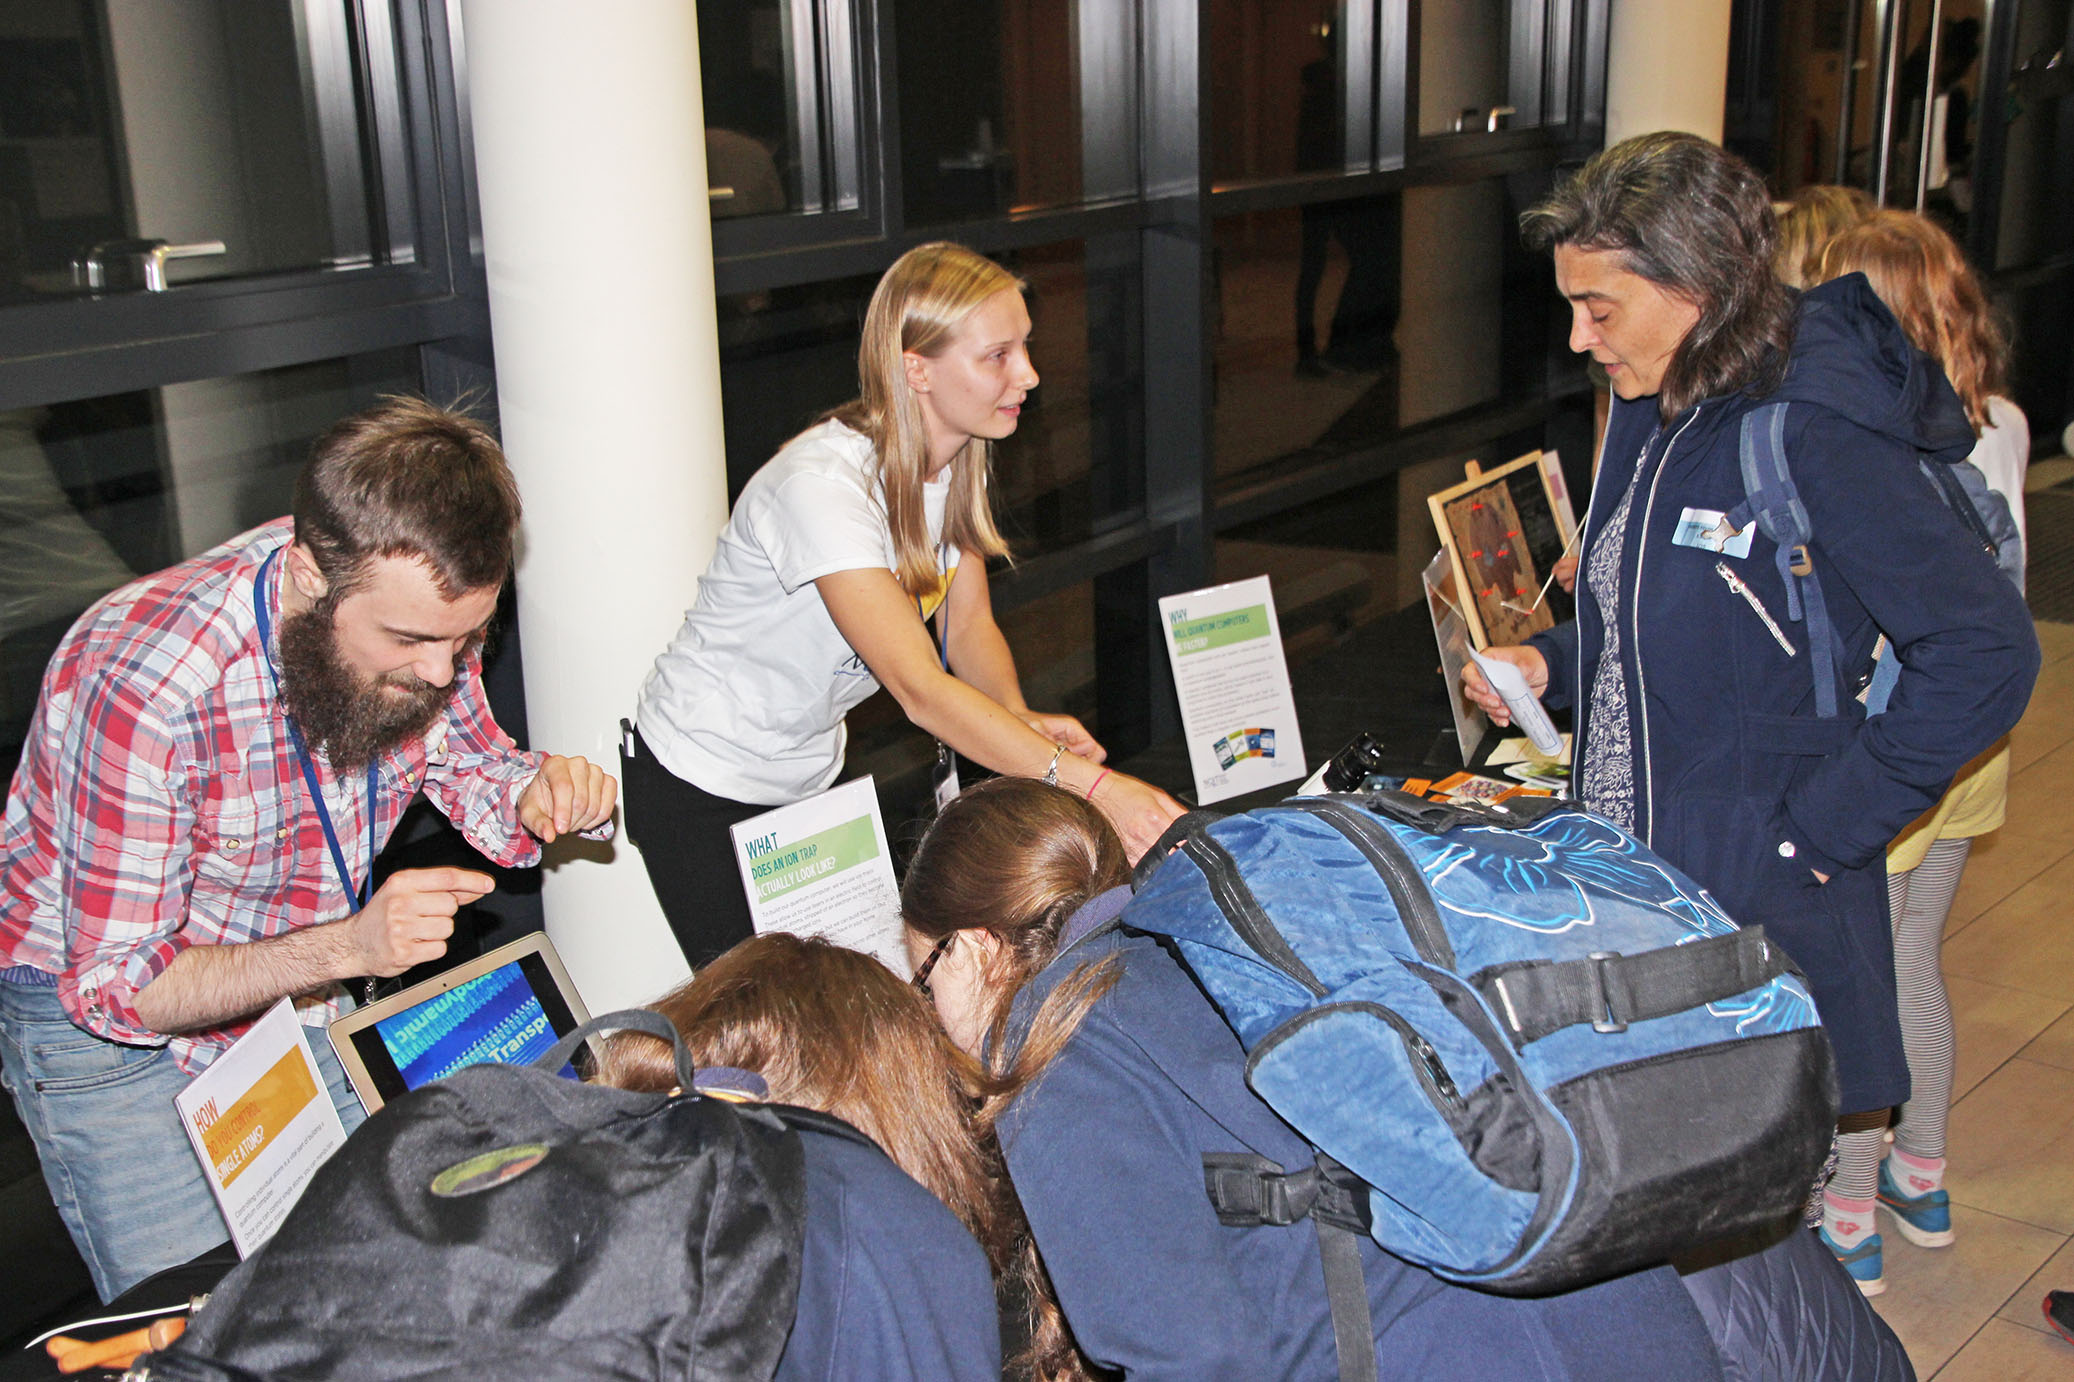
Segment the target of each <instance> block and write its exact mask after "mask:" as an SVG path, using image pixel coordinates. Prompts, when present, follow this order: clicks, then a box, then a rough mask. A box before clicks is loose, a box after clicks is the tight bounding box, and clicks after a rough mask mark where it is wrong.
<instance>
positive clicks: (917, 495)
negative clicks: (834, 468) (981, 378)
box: [829, 240, 1023, 598]
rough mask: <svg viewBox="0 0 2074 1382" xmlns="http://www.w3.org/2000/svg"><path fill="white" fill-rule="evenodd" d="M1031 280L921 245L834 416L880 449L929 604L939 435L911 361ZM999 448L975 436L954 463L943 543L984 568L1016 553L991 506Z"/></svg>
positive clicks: (901, 261)
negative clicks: (933, 452) (926, 505)
mask: <svg viewBox="0 0 2074 1382" xmlns="http://www.w3.org/2000/svg"><path fill="white" fill-rule="evenodd" d="M1022 287H1023V281H1022V280H1021V279H1019V278H1017V277H1016V276H1015V275H1014V274H1012V273H1010V272H1008V270H1006V269H1004V268H1002V267H1001V266H1000V265H999V264H996V263H995V262H994V261H993V260H991V259H988V258H986V257H985V256H983V255H979V254H975V253H974V252H973V251H971V250H969V249H966V248H965V247H964V246H963V245H956V244H952V243H951V242H950V241H948V240H937V241H932V242H931V243H929V244H926V245H917V246H916V247H915V248H913V249H911V250H909V251H908V252H907V253H906V254H903V255H901V256H900V258H898V259H896V260H894V261H893V267H891V268H890V269H887V270H886V274H885V277H883V278H881V279H880V280H879V286H878V287H877V288H876V289H874V290H873V291H872V295H871V306H869V307H868V308H866V309H865V313H864V334H863V336H862V338H861V339H860V340H859V341H858V344H857V382H858V386H859V389H860V393H859V395H858V397H857V398H855V399H853V400H852V401H850V402H848V403H845V404H844V405H843V406H842V407H840V408H837V409H836V410H835V411H834V412H832V413H830V414H829V416H830V417H832V418H834V419H835V420H836V421H838V422H840V423H842V424H843V425H844V426H846V427H849V428H850V429H851V430H853V431H856V432H859V433H861V434H863V435H864V436H865V437H867V438H868V439H869V440H870V441H871V445H872V450H873V451H874V452H875V453H877V455H878V460H879V477H880V485H881V488H882V492H883V494H884V502H885V505H886V522H887V525H888V526H889V527H890V528H891V529H892V533H893V551H894V571H893V574H894V575H895V576H896V577H898V578H899V581H900V584H901V586H902V587H903V588H904V589H905V590H906V591H907V593H908V594H910V595H912V596H915V597H917V598H926V597H927V596H928V595H930V594H931V593H932V592H934V591H935V589H936V587H937V584H938V583H939V581H940V579H941V577H940V573H939V572H938V570H937V564H936V552H935V551H934V550H933V549H931V547H930V546H929V519H928V515H927V514H926V513H925V512H924V509H923V500H922V485H923V483H924V482H925V481H926V480H927V479H928V478H929V433H928V428H927V426H926V425H925V424H924V422H923V421H922V407H921V404H920V403H918V402H917V401H916V399H915V395H914V390H913V389H911V388H909V387H908V383H907V369H906V367H905V366H904V365H903V364H902V363H901V356H902V355H903V354H905V353H906V352H908V351H913V352H914V353H915V354H917V355H926V356H931V357H934V356H937V355H941V354H942V353H943V351H944V350H945V349H947V348H948V347H949V346H950V343H951V338H952V337H953V336H955V335H956V334H957V331H958V328H959V327H961V326H963V325H964V324H965V319H966V318H967V317H969V316H971V315H972V313H973V311H974V310H975V309H976V308H977V307H978V306H979V305H980V304H981V303H983V302H985V301H986V300H987V299H988V298H990V297H992V296H994V295H995V294H996V293H1001V292H1016V291H1020V290H1021V289H1022ZM993 460H994V449H993V443H992V442H990V441H988V440H987V439H986V438H984V437H973V438H971V439H970V440H968V441H967V442H966V443H965V447H964V449H963V450H961V451H960V452H959V453H958V454H957V455H956V456H955V457H953V458H952V460H951V490H950V495H949V498H948V502H946V503H945V505H944V511H943V536H944V540H945V541H946V542H950V543H952V544H954V545H955V546H956V547H957V548H958V550H959V552H961V553H963V554H965V555H967V556H970V557H972V558H973V559H974V560H977V561H985V560H987V558H989V557H1004V556H1007V555H1008V543H1007V542H1006V541H1005V540H1004V539H1003V538H1002V536H1001V530H1000V529H999V528H997V527H995V526H994V514H993V510H992V508H991V507H990V506H989V504H988V501H987V479H988V472H989V471H990V470H991V468H992V466H993Z"/></svg>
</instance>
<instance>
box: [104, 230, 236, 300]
mask: <svg viewBox="0 0 2074 1382" xmlns="http://www.w3.org/2000/svg"><path fill="white" fill-rule="evenodd" d="M223 253H226V250H225V247H224V243H223V242H222V241H221V240H196V241H194V242H193V243H191V244H186V245H175V244H169V243H168V242H166V241H164V240H103V241H101V242H100V243H99V244H97V245H95V246H93V247H92V248H91V249H89V250H87V252H86V253H85V254H83V255H81V256H80V257H79V258H77V259H74V260H73V261H72V282H73V283H74V284H75V285H76V286H78V287H81V288H86V289H88V290H90V291H92V292H104V291H106V290H107V288H108V286H109V280H108V265H109V263H110V261H112V260H116V259H129V260H133V261H135V263H136V264H137V266H138V272H139V274H140V276H141V277H142V278H143V280H144V291H145V292H147V293H163V292H164V291H165V290H166V261H167V260H169V259H200V258H204V257H206V256H210V255H218V254H223Z"/></svg>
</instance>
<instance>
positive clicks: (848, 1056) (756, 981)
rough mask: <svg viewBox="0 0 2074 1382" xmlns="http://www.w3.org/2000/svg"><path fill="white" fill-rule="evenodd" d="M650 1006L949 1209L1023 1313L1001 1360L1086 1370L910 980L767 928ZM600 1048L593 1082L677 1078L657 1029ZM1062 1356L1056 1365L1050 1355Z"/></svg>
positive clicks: (955, 1056) (974, 1072) (966, 1062)
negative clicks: (1020, 1345)
mask: <svg viewBox="0 0 2074 1382" xmlns="http://www.w3.org/2000/svg"><path fill="white" fill-rule="evenodd" d="M651 1006H653V1007H654V1009H655V1010H656V1011H657V1012H660V1013H661V1014H663V1016H665V1017H667V1018H669V1019H670V1023H671V1025H673V1026H674V1027H676V1028H677V1030H678V1031H679V1032H680V1033H682V1034H683V1037H684V1043H685V1045H686V1046H687V1047H688V1048H689V1049H690V1051H691V1056H692V1059H693V1061H694V1062H695V1063H696V1064H698V1065H701V1066H722V1065H724V1066H733V1067H735V1068H737V1069H742V1070H753V1071H755V1072H756V1073H757V1074H759V1075H761V1076H763V1079H764V1083H765V1084H766V1085H767V1086H768V1087H769V1092H770V1098H771V1099H772V1100H773V1101H775V1102H778V1103H788V1104H798V1105H801V1106H802V1107H806V1108H813V1109H819V1110H821V1111H822V1112H824V1113H832V1114H834V1115H835V1116H836V1117H838V1118H841V1119H842V1120H843V1121H844V1122H847V1123H849V1124H850V1125H851V1126H853V1127H855V1128H856V1129H857V1130H858V1131H860V1132H862V1133H864V1134H865V1135H866V1136H867V1137H869V1138H871V1139H872V1141H874V1142H876V1143H878V1144H879V1146H880V1147H881V1148H883V1149H884V1150H885V1153H886V1155H887V1156H889V1157H891V1158H892V1159H893V1161H894V1163H895V1164H896V1165H898V1166H899V1167H900V1169H901V1170H903V1171H905V1172H907V1174H908V1175H910V1176H912V1177H913V1178H914V1179H915V1180H916V1181H918V1182H919V1183H920V1184H921V1185H922V1186H923V1188H925V1189H927V1190H928V1191H929V1192H930V1193H931V1194H933V1195H935V1196H936V1198H937V1199H939V1200H941V1201H942V1202H943V1203H944V1205H945V1206H946V1207H947V1208H948V1209H949V1210H950V1211H951V1212H952V1213H953V1214H955V1215H957V1216H958V1219H959V1220H960V1221H961V1222H962V1223H963V1224H964V1225H965V1227H966V1228H967V1229H969V1230H970V1231H971V1233H972V1236H973V1237H974V1238H975V1239H977V1240H978V1241H979V1244H980V1246H981V1247H982V1248H983V1249H984V1250H985V1251H986V1254H987V1259H988V1262H989V1263H990V1264H991V1266H992V1268H993V1272H994V1279H995V1283H996V1289H997V1292H998V1293H999V1295H1000V1297H1001V1299H1002V1301H1003V1303H1004V1304H1009V1303H1012V1304H1014V1305H1015V1306H1016V1307H1017V1308H1019V1309H1022V1310H1023V1311H1025V1312H1026V1313H1027V1314H1028V1316H1029V1330H1030V1335H1031V1339H1032V1342H1031V1345H1030V1347H1029V1349H1028V1350H1027V1351H1026V1352H1025V1353H1024V1354H1023V1355H1022V1356H1021V1357H1020V1358H1016V1359H1011V1360H1010V1371H1011V1375H1017V1376H1029V1377H1033V1378H1038V1379H1043V1380H1044V1382H1054V1379H1057V1380H1058V1382H1065V1380H1066V1379H1074V1378H1078V1377H1080V1376H1082V1375H1083V1374H1081V1373H1080V1372H1078V1371H1077V1370H1075V1368H1074V1366H1073V1365H1072V1360H1075V1359H1077V1354H1076V1353H1075V1352H1074V1349H1073V1346H1072V1343H1071V1340H1070V1338H1069V1337H1067V1336H1066V1335H1065V1332H1064V1325H1063V1322H1062V1321H1061V1320H1060V1318H1059V1314H1058V1307H1057V1305H1056V1304H1055V1303H1054V1302H1053V1301H1052V1299H1051V1292H1050V1286H1049V1283H1048V1282H1047V1281H1045V1280H1044V1278H1043V1277H1042V1275H1041V1272H1039V1273H1038V1274H1036V1275H1033V1274H1032V1273H1033V1270H1036V1265H1035V1264H1034V1263H1032V1262H1031V1261H1030V1260H1029V1257H1028V1253H1027V1249H1026V1244H1027V1241H1028V1239H1029V1229H1028V1227H1027V1225H1025V1224H1024V1222H1023V1216H1022V1208H1021V1206H1020V1205H1019V1204H1018V1203H1017V1202H1016V1200H1015V1197H1014V1191H1013V1189H1012V1188H1011V1187H1010V1186H1009V1183H1008V1177H1007V1174H1006V1172H1005V1171H1004V1170H1003V1169H1002V1166H1001V1156H1000V1149H999V1146H998V1144H997V1143H996V1142H995V1141H994V1138H993V1136H992V1134H991V1132H986V1131H982V1130H981V1129H980V1128H979V1127H978V1126H977V1124H976V1123H975V1121H974V1103H975V1096H976V1094H977V1092H978V1089H979V1086H980V1084H981V1074H980V1070H979V1066H978V1064H977V1063H976V1062H975V1061H973V1060H972V1058H971V1057H969V1056H967V1055H966V1054H965V1053H964V1052H962V1051H960V1050H958V1048H957V1047H956V1046H954V1045H952V1044H951V1041H950V1038H949V1037H947V1036H945V1035H944V1031H943V1027H942V1026H941V1025H940V1024H939V1023H938V1022H937V1020H936V1014H935V1012H934V1011H933V1010H932V1009H931V1008H930V1007H929V1004H928V1002H927V1000H925V999H924V998H923V997H922V996H921V994H920V993H918V992H916V990H915V989H914V987H913V986H912V985H910V984H907V983H904V982H902V981H901V979H900V978H899V977H898V976H896V975H895V974H894V973H893V972H892V971H891V970H889V969H887V968H886V967H885V966H884V965H883V964H881V963H879V961H877V960H876V959H873V958H872V957H871V956H869V955H866V954H863V953H862V952H860V951H855V950H849V949H845V948H843V947H841V946H836V945H831V944H829V943H828V942H826V941H823V940H816V939H807V938H802V937H799V936H793V935H788V934H785V933H783V932H773V933H770V934H768V935H761V936H755V937H752V938H751V939H749V940H746V941H743V942H742V943H741V944H740V945H737V946H735V947H734V948H733V949H731V950H729V951H728V952H727V953H726V954H724V955H721V956H720V957H719V958H718V959H715V960H714V961H712V962H711V963H710V964H708V965H706V967H705V968H703V969H701V970H700V971H699V972H698V973H697V975H695V976H694V977H693V978H692V979H691V980H689V981H688V982H686V983H684V984H680V985H679V986H678V987H676V988H674V989H672V990H671V991H670V992H669V993H667V994H665V995H664V996H663V997H662V998H661V999H660V1000H659V1001H657V1002H656V1003H654V1004H652V1005H651ZM603 1047H604V1049H603V1050H602V1051H601V1052H600V1055H599V1058H598V1071H597V1078H598V1079H599V1081H600V1082H602V1083H605V1084H610V1085H614V1086H616V1087H618V1088H621V1089H644V1090H666V1089H670V1088H672V1087H674V1086H675V1085H676V1083H677V1071H676V1063H675V1060H674V1057H673V1056H672V1054H671V1051H670V1048H669V1047H668V1046H667V1045H666V1044H665V1043H663V1042H662V1041H660V1040H658V1039H657V1038H655V1037H652V1036H646V1035H643V1034H641V1033H635V1032H626V1033H620V1034H619V1035H616V1036H614V1037H612V1038H610V1039H609V1040H608V1041H606V1042H605V1043H603ZM919 1284H921V1285H924V1286H926V1285H927V1283H919ZM1061 1354H1062V1356H1063V1357H1064V1358H1066V1359H1067V1360H1069V1361H1068V1365H1067V1366H1065V1367H1063V1368H1062V1367H1060V1366H1059V1364H1058V1363H1057V1361H1056V1360H1055V1358H1054V1356H1053V1355H1061Z"/></svg>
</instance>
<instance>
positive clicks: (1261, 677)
mask: <svg viewBox="0 0 2074 1382" xmlns="http://www.w3.org/2000/svg"><path fill="white" fill-rule="evenodd" d="M1159 613H1160V620H1161V625H1162V627H1163V628H1165V630H1166V638H1167V659H1168V661H1170V662H1171V663H1172V664H1173V667H1174V689H1175V691H1176V692H1177V693H1178V694H1179V696H1180V700H1181V730H1182V733H1183V734H1184V735H1186V736H1187V739H1188V763H1189V767H1190V769H1191V770H1192V771H1193V772H1194V773H1195V785H1196V800H1197V801H1198V802H1199V803H1200V804H1202V805H1204V806H1207V805H1209V804H1210V803H1211V802H1213V801H1222V800H1224V799H1225V798H1226V797H1235V796H1241V795H1243V794H1245V793H1247V792H1252V791H1256V790H1258V789H1260V788H1262V787H1268V786H1272V785H1273V784H1275V783H1277V782H1293V781H1297V780H1299V779H1301V778H1302V777H1303V775H1304V761H1303V735H1302V734H1301V733H1299V732H1298V730H1297V727H1296V702H1295V700H1294V699H1292V698H1291V696H1290V694H1289V664H1288V663H1287V662H1286V661H1284V660H1283V657H1282V626H1281V624H1280V622H1279V621H1278V620H1277V619H1276V618H1275V597H1274V593H1273V592H1272V591H1271V590H1270V589H1269V588H1268V580H1267V577H1265V576H1255V577H1254V578H1253V579H1252V580H1249V581H1234V582H1232V583H1231V584H1230V585H1213V586H1210V587H1209V588H1208V589H1205V590H1192V591H1190V592H1188V593H1187V594H1185V595H1169V596H1167V597H1166V598H1165V599H1163V600H1161V601H1160V602H1159Z"/></svg>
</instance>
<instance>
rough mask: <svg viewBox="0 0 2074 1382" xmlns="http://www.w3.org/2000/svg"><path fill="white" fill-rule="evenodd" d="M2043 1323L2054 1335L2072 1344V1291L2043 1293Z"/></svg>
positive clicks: (2073, 1307) (2073, 1310)
mask: <svg viewBox="0 0 2074 1382" xmlns="http://www.w3.org/2000/svg"><path fill="white" fill-rule="evenodd" d="M2045 1322H2046V1323H2047V1324H2049V1325H2051V1326H2052V1328H2053V1332H2054V1333H2055V1334H2058V1335H2059V1336H2060V1337H2061V1338H2062V1339H2065V1340H2066V1341H2067V1342H2068V1343H2070V1344H2074V1291H2047V1292H2046V1293H2045Z"/></svg>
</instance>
